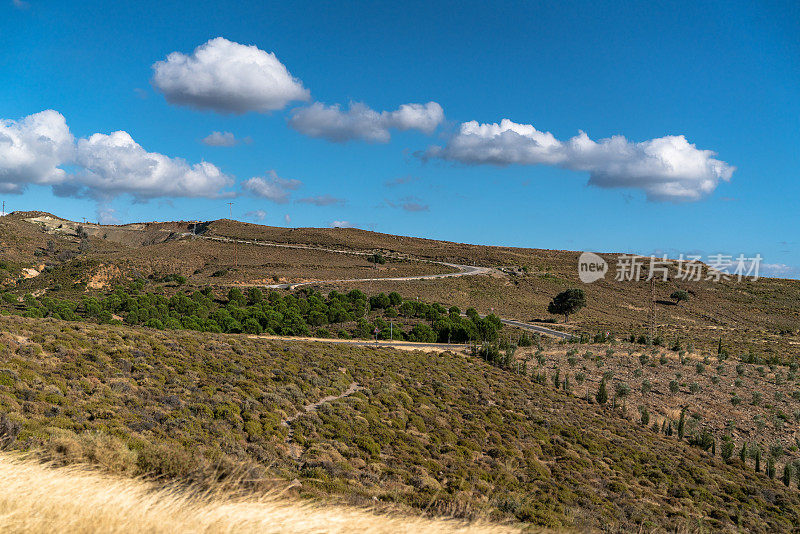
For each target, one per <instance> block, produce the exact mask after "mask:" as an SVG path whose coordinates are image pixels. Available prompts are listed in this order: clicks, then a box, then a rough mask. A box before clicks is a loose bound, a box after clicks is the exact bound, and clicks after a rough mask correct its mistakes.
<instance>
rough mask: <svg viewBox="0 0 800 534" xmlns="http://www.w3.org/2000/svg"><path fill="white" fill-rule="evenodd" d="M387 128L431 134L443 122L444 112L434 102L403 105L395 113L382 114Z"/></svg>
mask: <svg viewBox="0 0 800 534" xmlns="http://www.w3.org/2000/svg"><path fill="white" fill-rule="evenodd" d="M382 116H384V117H385V119H384V120H385V121H386V123H387V126H390V127H394V128H397V129H398V130H419V131H421V132H425V133H426V134H429V135H430V134H432V133H433V131H434V130H435V129H436V127H437V126H439V124H441V123H442V121H443V120H444V110H443V109H442V106H440V105H439V104H437V103H436V102H428V103H427V104H403V105H402V106H400V108H398V109H397V111H392V112H391V113H388V114H387V112H385V111H384V112H383V113H382Z"/></svg>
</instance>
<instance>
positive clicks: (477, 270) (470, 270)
mask: <svg viewBox="0 0 800 534" xmlns="http://www.w3.org/2000/svg"><path fill="white" fill-rule="evenodd" d="M184 235H186V236H194V234H191V233H189V234H184ZM194 237H200V238H202V239H210V240H212V241H224V242H227V243H242V244H245V245H258V246H264V247H279V248H293V249H303V250H318V251H321V252H333V253H337V254H352V255H357V256H369V255H371V254H372V252H362V251H354V250H337V249H332V248H325V247H317V246H312V245H294V244H286V243H272V242H269V241H251V240H246V239H231V238H229V237H217V236H204V235H198V236H194ZM386 257H389V258H392V257H395V258H399V259H414V260H416V261H419V262H425V263H433V264H436V265H443V266H445V267H450V268H452V269H456V272H452V273H443V274H424V275H418V276H403V277H398V278H345V279H342V280H317V281H314V282H298V283H295V284H272V285H268V286H265V287H267V288H270V289H289V290H292V289H297V288H298V287H305V286H313V285H323V284H338V283H350V282H407V281H410V280H437V279H439V278H456V277H460V276H476V275H480V274H488V273H489V272H490V271H491V269H490V268H489V267H479V266H477V265H461V264H458V263H448V262H444V261H435V260H422V259H417V258H409V257H407V256H401V255H391V254H387V255H386ZM500 321H502V323H503V324H506V325H509V326H514V327H517V328H522V329H523V330H528V331H530V332H536V333H539V334H544V335H547V336H553V337H557V338H559V339H569V338H571V337H572V335H571V334H565V333H564V332H559V331H558V330H552V329H550V328H546V327H544V326H538V325H534V324H528V323H523V322H521V321H515V320H513V319H502V318H501V319H500ZM322 341H326V342H328V343H336V342H340V341H344V342H347V340H335V339H323V340H322ZM350 343H351V344H356V343H353V342H350ZM379 343H380V342H379ZM365 345H369V346H375V343H374V342H371V343H370V342H365ZM415 345H419V346H420V347H431V348H442V349H443V350H447V349H446V347H453V346H452V345H447V344H446V343H445V344H440V343H419V344H415Z"/></svg>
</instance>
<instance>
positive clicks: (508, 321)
mask: <svg viewBox="0 0 800 534" xmlns="http://www.w3.org/2000/svg"><path fill="white" fill-rule="evenodd" d="M500 321H501V322H502V323H503V324H506V325H508V326H515V327H517V328H522V329H523V330H528V331H530V332H536V333H538V334H545V335H547V336H553V337H557V338H561V339H570V338H571V337H572V334H567V333H564V332H559V331H558V330H553V329H551V328H546V327H544V326H539V325H536V324H529V323H523V322H521V321H515V320H513V319H500Z"/></svg>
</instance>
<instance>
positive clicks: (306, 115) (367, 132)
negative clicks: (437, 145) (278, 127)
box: [289, 102, 444, 143]
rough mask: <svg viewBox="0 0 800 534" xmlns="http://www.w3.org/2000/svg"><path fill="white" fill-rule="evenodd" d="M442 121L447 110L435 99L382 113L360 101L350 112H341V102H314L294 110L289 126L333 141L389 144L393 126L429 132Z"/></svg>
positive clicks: (312, 135)
mask: <svg viewBox="0 0 800 534" xmlns="http://www.w3.org/2000/svg"><path fill="white" fill-rule="evenodd" d="M443 120H444V111H443V110H442V106H440V105H439V104H437V103H436V102H428V103H427V104H403V105H402V106H400V107H399V108H398V109H397V110H395V111H383V112H380V113H379V112H377V111H375V110H373V109H371V108H370V107H369V106H367V105H365V104H362V103H360V102H354V103H351V104H350V107H349V108H348V109H347V111H342V109H341V108H340V106H339V105H338V104H334V105H332V106H326V105H325V104H322V103H320V102H315V103H313V104H311V105H310V106H306V107H303V108H299V109H296V110H294V111H293V113H292V117H291V118H290V119H289V125H290V126H291V127H292V128H294V129H295V130H297V131H298V132H300V133H302V134H304V135H308V136H310V137H319V138H322V139H327V140H328V141H332V142H334V143H345V142H347V141H353V140H362V141H367V142H370V143H386V142H388V141H389V139H391V133H390V131H389V130H390V129H396V130H419V131H421V132H425V133H427V134H430V133H432V132H433V130H435V129H436V127H437V126H438V125H439V124H440V123H441V122H442V121H443Z"/></svg>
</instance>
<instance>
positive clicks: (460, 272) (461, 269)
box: [184, 234, 491, 289]
mask: <svg viewBox="0 0 800 534" xmlns="http://www.w3.org/2000/svg"><path fill="white" fill-rule="evenodd" d="M184 235H187V236H192V235H193V234H184ZM197 237H200V238H202V239H210V240H212V241H224V242H226V243H242V244H245V245H257V246H262V247H278V248H293V249H302V250H318V251H320V252H333V253H336V254H351V255H355V256H371V255H372V254H373V253H372V252H363V251H356V250H337V249H333V248H324V247H316V246H312V245H290V244H286V243H272V242H269V241H250V240H246V239H231V238H229V237H217V236H204V235H199V236H197ZM385 256H386V257H388V258H397V259H414V260H415V261H419V262H423V263H433V264H436V265H443V266H445V267H450V268H452V269H455V270H456V271H455V272H452V273H442V274H423V275H418V276H403V277H398V278H344V279H341V280H316V281H313V282H298V283H294V284H271V285H268V286H265V287H268V288H270V289H297V288H298V287H304V286H313V285H321V284H337V283H347V282H408V281H410V280H436V279H439V278H455V277H459V276H475V275H479V274H488V273H489V272H490V271H491V269H490V268H489V267H478V266H476V265H460V264H458V263H448V262H445V261H435V260H422V259H417V258H409V257H407V256H401V255H392V254H385Z"/></svg>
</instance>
